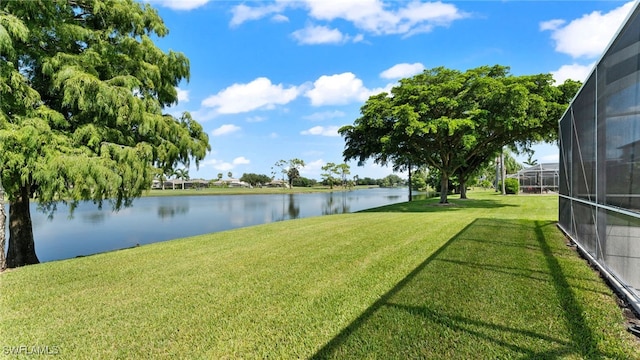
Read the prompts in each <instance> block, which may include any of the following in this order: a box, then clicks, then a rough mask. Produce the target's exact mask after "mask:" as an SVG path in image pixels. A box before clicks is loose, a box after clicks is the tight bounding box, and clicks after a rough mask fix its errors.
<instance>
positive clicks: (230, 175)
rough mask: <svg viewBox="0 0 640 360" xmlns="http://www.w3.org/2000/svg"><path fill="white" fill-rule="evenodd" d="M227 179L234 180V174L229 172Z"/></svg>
mask: <svg viewBox="0 0 640 360" xmlns="http://www.w3.org/2000/svg"><path fill="white" fill-rule="evenodd" d="M227 177H228V178H229V179H231V178H233V173H232V172H231V171H229V172H228V173H227Z"/></svg>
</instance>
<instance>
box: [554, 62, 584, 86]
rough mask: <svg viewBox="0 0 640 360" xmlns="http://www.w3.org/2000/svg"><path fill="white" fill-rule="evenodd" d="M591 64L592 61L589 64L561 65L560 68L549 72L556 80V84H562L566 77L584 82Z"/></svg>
mask: <svg viewBox="0 0 640 360" xmlns="http://www.w3.org/2000/svg"><path fill="white" fill-rule="evenodd" d="M593 65H594V63H591V64H589V65H580V64H571V65H562V66H561V67H560V69H558V70H556V71H552V72H551V74H552V75H553V78H554V79H555V81H556V85H559V84H562V83H563V82H564V81H565V80H567V79H571V80H577V81H582V82H584V81H585V80H586V79H587V76H589V73H590V72H591V70H592V69H593Z"/></svg>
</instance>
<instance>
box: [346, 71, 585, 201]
mask: <svg viewBox="0 0 640 360" xmlns="http://www.w3.org/2000/svg"><path fill="white" fill-rule="evenodd" d="M552 85H553V78H552V76H551V75H550V74H539V75H530V76H512V75H510V74H509V68H508V67H505V66H500V65H495V66H492V67H489V66H482V67H478V68H475V69H471V70H468V71H466V72H460V71H457V70H451V69H446V68H443V67H439V68H434V69H428V70H425V71H424V72H423V73H421V74H418V75H415V76H414V77H412V78H408V79H402V80H400V85H399V86H396V87H394V88H393V89H391V94H387V93H382V94H378V95H374V96H371V97H370V98H369V99H368V100H367V101H366V102H365V104H364V105H363V106H362V107H361V109H360V113H361V117H359V118H358V119H356V120H355V121H354V124H353V125H347V126H344V127H342V128H341V129H340V130H339V132H340V134H341V135H342V136H344V138H345V141H346V146H345V150H344V152H343V155H344V158H345V160H350V159H355V160H357V161H358V163H359V164H362V163H364V162H365V161H366V160H368V159H373V161H374V162H375V163H378V164H391V165H393V167H394V169H406V168H408V167H410V166H411V165H414V166H428V167H429V168H432V169H437V170H438V171H440V175H441V177H442V179H443V181H442V182H441V184H442V189H441V191H442V196H441V199H440V201H441V202H447V200H446V193H447V192H448V188H447V184H448V179H449V178H450V177H452V176H454V175H455V176H456V177H457V178H458V180H459V181H460V183H461V184H465V183H466V182H467V180H468V179H470V178H471V177H472V176H473V175H474V174H475V173H476V172H477V170H478V168H480V167H481V166H482V164H483V163H485V162H486V161H487V160H488V159H491V158H492V157H494V156H496V154H497V153H499V152H500V151H501V149H502V148H503V147H504V146H507V145H508V146H513V147H526V146H528V145H530V144H531V143H532V142H538V141H552V140H553V139H555V138H556V137H557V120H558V118H559V115H558V110H559V109H560V108H562V107H564V106H566V104H567V98H569V99H570V97H569V96H568V94H569V93H571V91H574V90H577V88H575V85H576V84H574V83H565V84H564V86H562V87H554V86H552ZM574 93H575V92H574ZM574 93H573V94H574ZM573 94H571V96H573ZM560 114H561V112H560ZM438 188H440V186H438Z"/></svg>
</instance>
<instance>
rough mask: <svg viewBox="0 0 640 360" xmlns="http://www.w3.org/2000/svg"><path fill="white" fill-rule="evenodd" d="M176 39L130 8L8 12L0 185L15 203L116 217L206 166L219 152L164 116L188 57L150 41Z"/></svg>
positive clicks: (4, 18)
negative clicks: (29, 198) (92, 205)
mask: <svg viewBox="0 0 640 360" xmlns="http://www.w3.org/2000/svg"><path fill="white" fill-rule="evenodd" d="M34 14H37V16H34ZM167 31H168V30H167V28H166V27H165V25H164V23H163V22H162V19H160V17H159V16H158V14H157V12H156V11H155V10H154V9H152V8H151V7H150V6H149V5H148V4H142V3H140V2H137V1H133V0H122V1H111V0H95V1H90V2H89V1H3V2H1V3H0V177H1V178H0V181H1V182H2V183H3V185H4V187H5V189H6V193H7V198H8V200H9V202H10V203H12V204H13V203H14V202H15V201H16V200H17V199H18V198H19V197H20V196H21V195H20V194H23V193H26V194H31V195H33V196H36V197H37V198H38V201H39V204H40V205H42V206H43V207H44V208H48V209H50V210H53V209H55V202H58V201H64V202H70V203H71V205H72V208H73V206H74V205H75V204H76V203H77V202H78V201H80V200H93V201H94V202H97V203H99V204H101V203H102V202H103V201H104V200H109V201H110V202H111V204H112V205H113V207H114V208H116V209H118V208H120V207H122V206H126V205H129V204H130V203H131V201H132V199H134V198H135V197H138V196H140V195H141V194H142V192H143V191H144V190H147V189H149V188H150V186H151V183H152V180H153V178H154V176H155V175H156V174H157V173H158V169H160V171H161V172H164V173H168V172H169V171H170V170H171V169H174V168H176V167H177V166H178V165H181V164H182V165H185V166H188V165H189V164H190V162H191V161H195V164H196V166H197V165H198V164H199V161H200V160H202V159H203V158H204V156H205V155H206V153H207V151H209V150H210V145H209V139H208V136H207V134H206V133H205V132H204V131H203V129H202V126H201V125H200V124H198V123H197V122H196V121H195V120H194V119H193V118H192V117H191V115H190V114H189V113H186V112H185V113H183V114H182V115H180V116H179V117H174V116H172V115H168V114H166V113H164V112H163V111H164V109H165V108H166V107H167V106H169V105H172V104H174V103H176V102H177V100H178V99H177V92H176V86H177V85H178V84H179V83H180V82H181V81H183V80H188V77H189V61H188V59H187V58H186V57H185V56H184V55H183V54H180V53H176V52H173V51H169V52H167V53H165V52H163V51H162V50H161V49H160V48H158V47H157V46H155V44H154V43H153V41H152V38H157V37H162V36H164V35H166V34H167ZM18 60H19V61H18ZM24 215H25V214H22V216H24ZM11 223H12V224H14V225H12V226H16V227H21V226H25V227H29V226H30V225H29V224H21V223H20V221H18V220H17V219H16V221H15V222H14V221H13V220H12V221H11ZM23 233H26V232H23ZM10 241H11V240H10ZM14 241H22V240H19V239H14ZM10 248H11V242H10Z"/></svg>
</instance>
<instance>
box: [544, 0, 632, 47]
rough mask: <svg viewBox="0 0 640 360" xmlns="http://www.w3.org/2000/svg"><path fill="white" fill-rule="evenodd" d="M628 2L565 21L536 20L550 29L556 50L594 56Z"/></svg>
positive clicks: (619, 22)
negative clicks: (609, 9)
mask: <svg viewBox="0 0 640 360" xmlns="http://www.w3.org/2000/svg"><path fill="white" fill-rule="evenodd" d="M633 4H634V2H628V3H626V4H624V5H622V6H620V7H618V8H616V9H613V10H611V11H610V12H608V13H605V14H603V13H601V12H600V11H594V12H592V13H590V14H585V15H583V16H582V17H581V18H579V19H575V20H573V21H571V22H569V23H567V22H566V21H564V20H559V19H554V20H550V21H545V22H542V23H540V30H543V31H551V38H552V39H553V40H554V41H555V43H556V45H555V49H556V51H558V52H561V53H564V54H568V55H570V56H572V57H574V58H580V57H585V58H594V57H597V56H599V55H600V54H602V52H603V51H604V50H605V48H606V46H607V45H608V44H609V42H610V41H611V39H612V38H613V35H614V34H615V33H616V31H617V30H618V28H619V27H620V25H622V22H623V21H624V19H625V18H626V16H627V14H629V11H630V10H631V9H632V7H633Z"/></svg>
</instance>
